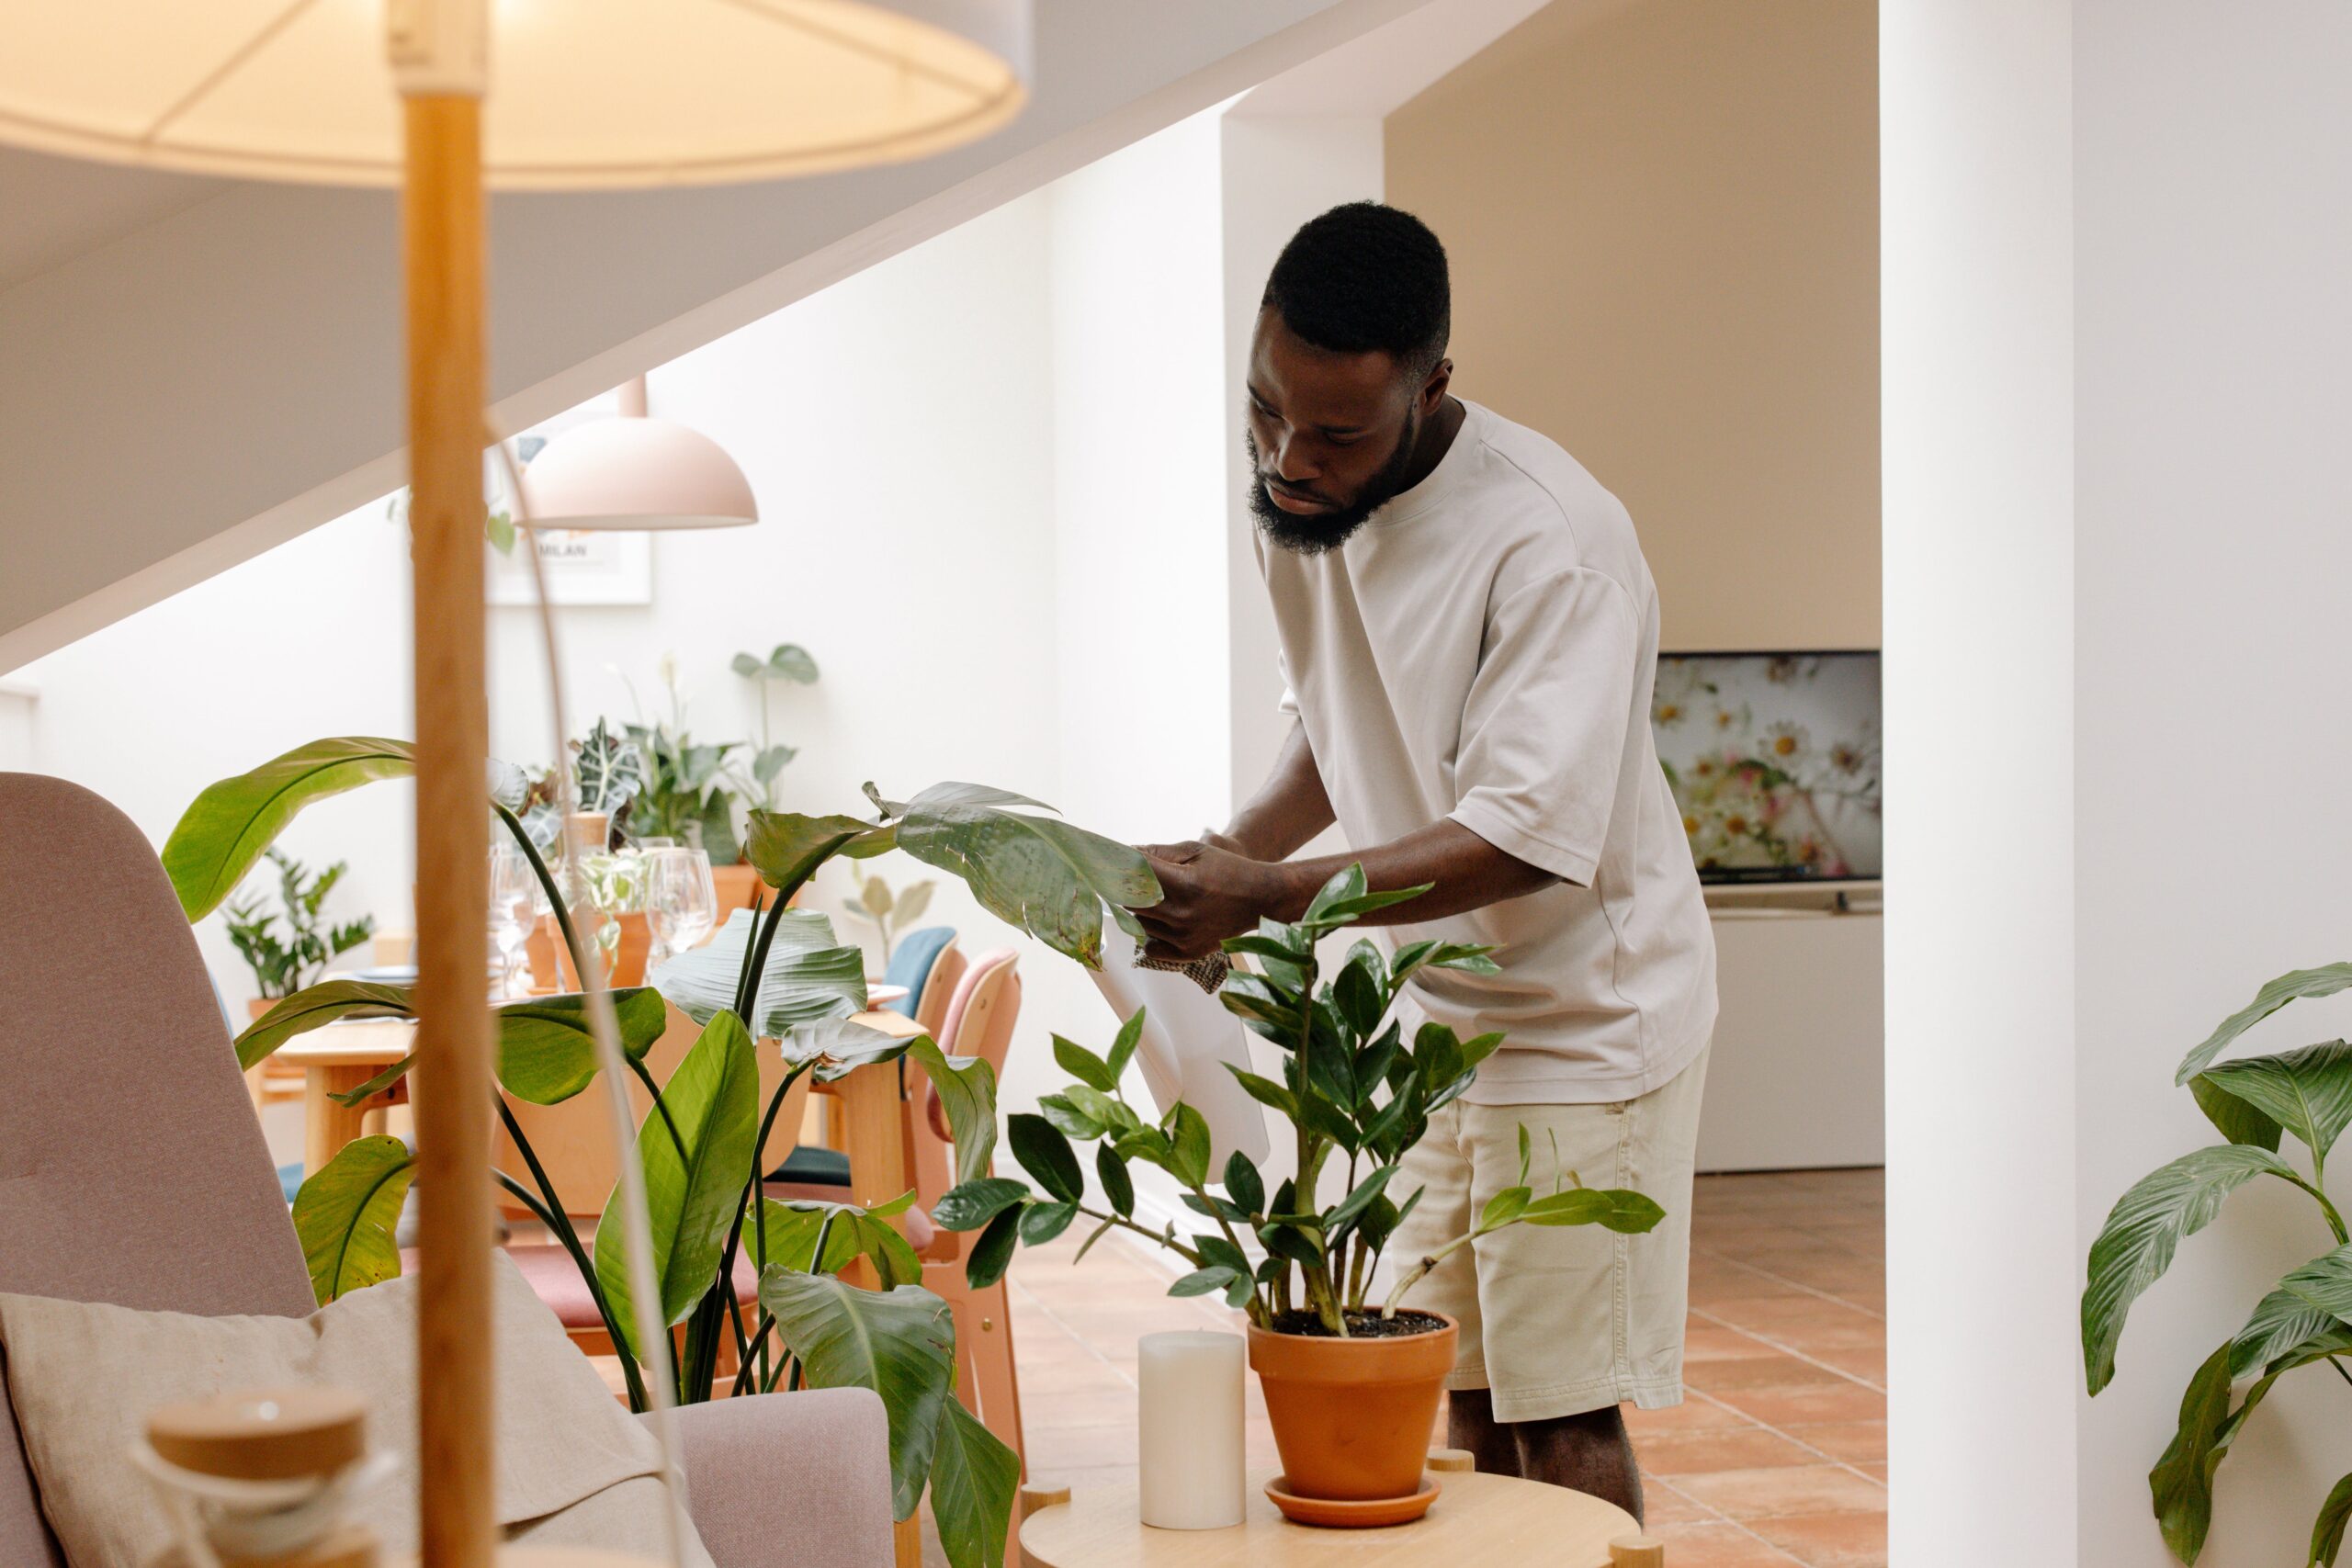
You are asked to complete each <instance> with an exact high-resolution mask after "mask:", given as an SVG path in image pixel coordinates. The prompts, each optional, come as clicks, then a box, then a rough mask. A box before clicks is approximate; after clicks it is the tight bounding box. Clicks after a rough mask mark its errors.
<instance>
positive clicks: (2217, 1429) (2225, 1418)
mask: <svg viewBox="0 0 2352 1568" xmlns="http://www.w3.org/2000/svg"><path fill="white" fill-rule="evenodd" d="M2233 1436H2235V1428H2234V1427H2232V1426H2231V1425H2230V1348H2229V1347H2228V1346H2227V1345H2224V1346H2222V1348H2220V1349H2218V1350H2216V1351H2214V1352H2213V1353H2212V1354H2211V1355H2210V1356H2208V1357H2206V1358H2205V1359H2204V1361H2203V1362H2202V1363H2201V1364H2200V1365H2199V1367H2198V1369H2197V1371H2195V1372H2194V1373H2192V1374H2191V1375H2190V1377H2189V1380H2188V1388H2187V1389H2185V1390H2183V1391H2182V1393H2181V1396H2180V1416H2179V1419H2178V1421H2177V1424H2176V1427H2175V1429H2174V1432H2173V1438H2172V1441H2171V1442H2170V1443H2169V1444H2168V1445H2166V1447H2165V1451H2164V1455H2163V1457H2162V1458H2160V1459H2158V1460H2157V1461H2156V1464H2155V1468H2154V1470H2151V1471H2150V1472H2148V1490H2149V1493H2150V1495H2152V1497H2153V1499H2154V1506H2155V1514H2156V1527H2157V1528H2158V1529H2161V1530H2162V1531H2163V1532H2164V1538H2165V1545H2166V1546H2169V1547H2170V1548H2172V1552H2173V1555H2174V1556H2176V1557H2177V1558H2179V1559H2180V1560H2181V1561H2182V1562H2196V1561H2197V1554H2198V1553H2199V1552H2200V1551H2204V1550H2205V1532H2206V1530H2207V1529H2209V1528H2211V1525H2212V1522H2213V1472H2214V1471H2216V1470H2218V1469H2220V1468H2221V1463H2222V1456H2223V1455H2225V1454H2226V1453H2228V1451H2229V1438H2231V1437H2233Z"/></svg>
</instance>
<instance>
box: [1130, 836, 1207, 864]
mask: <svg viewBox="0 0 2352 1568" xmlns="http://www.w3.org/2000/svg"><path fill="white" fill-rule="evenodd" d="M1205 847H1206V846H1205V845H1204V844H1203V843H1202V842H1201V841H1200V840H1198V839H1187V840H1184V841H1183V842H1182V843H1178V844H1137V845H1136V848H1137V849H1139V850H1141V851H1142V852H1144V853H1145V854H1147V855H1148V856H1150V857H1151V858H1152V859H1153V860H1156V861H1165V862H1167V863H1169V864H1170V865H1190V864H1192V863H1193V861H1195V860H1197V859H1198V858H1199V857H1200V853H1201V851H1202V850H1203V849H1204V848H1205Z"/></svg>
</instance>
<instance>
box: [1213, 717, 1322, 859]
mask: <svg viewBox="0 0 2352 1568" xmlns="http://www.w3.org/2000/svg"><path fill="white" fill-rule="evenodd" d="M1333 820H1334V814H1333V812H1332V810H1331V797H1330V796H1329V795H1327V794H1325V793H1324V790H1323V774H1322V773H1321V772H1320V771H1319V770H1318V769H1317V767H1316V766H1315V748H1314V747H1313V746H1311V745H1309V744H1308V743H1307V739H1306V726H1305V725H1304V724H1301V723H1299V722H1298V721H1297V720H1295V719H1294V720H1292V721H1291V727H1290V737H1289V739H1285V740H1284V741H1283V749H1282V751H1281V753H1280V754H1279V755H1278V756H1276V757H1275V759H1274V765H1273V768H1272V771H1271V772H1270V773H1267V774H1266V782H1265V783H1264V784H1261V785H1259V786H1258V793H1257V794H1256V795H1252V796H1251V797H1250V804H1248V805H1247V806H1244V807H1242V808H1241V809H1240V810H1239V811H1238V812H1237V813H1236V814H1235V815H1234V818H1233V821H1232V824H1231V825H1230V826H1229V827H1227V829H1226V830H1225V831H1224V832H1222V833H1210V834H1205V835H1204V841H1206V842H1208V843H1211V844H1215V845H1216V847H1217V848H1219V849H1222V850H1231V851H1233V852H1235V853H1236V854H1240V855H1246V856H1248V857H1249V858H1250V859H1251V860H1262V861H1281V860H1288V859H1289V858H1290V857H1291V856H1293V855H1295V854H1296V853H1297V852H1299V851H1300V850H1301V849H1304V848H1305V847H1306V841H1307V840H1310V839H1312V838H1314V837H1315V835H1316V834H1317V833H1319V832H1321V831H1322V830H1323V829H1326V828H1329V826H1330V825H1331V823H1332V821H1333Z"/></svg>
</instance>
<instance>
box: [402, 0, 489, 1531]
mask: <svg viewBox="0 0 2352 1568" xmlns="http://www.w3.org/2000/svg"><path fill="white" fill-rule="evenodd" d="M393 9H394V11H395V13H396V14H397V13H398V12H399V11H401V9H402V7H401V6H398V5H395V6H394V7H393ZM411 14H412V15H413V17H415V22H416V25H415V28H414V30H413V31H404V30H403V29H402V28H400V27H399V26H398V25H396V26H395V28H394V29H393V33H392V40H391V41H392V54H393V62H394V67H395V72H396V73H397V74H398V76H399V78H400V82H401V108H402V114H403V117H404V132H405V150H404V151H405V164H406V168H405V178H404V181H403V184H402V186H401V245H402V253H403V255H402V260H403V272H404V274H405V279H406V288H407V294H408V428H409V483H410V493H411V503H410V509H409V528H410V551H411V559H412V566H413V573H414V609H413V615H414V634H415V642H416V649H415V682H416V685H415V702H416V715H415V723H416V931H417V942H416V960H417V975H416V1010H417V1041H416V1048H417V1065H416V1072H417V1076H418V1077H419V1079H420V1080H421V1081H422V1082H423V1083H424V1085H426V1086H427V1088H426V1089H425V1092H424V1093H423V1094H421V1095H418V1096H417V1097H416V1109H417V1116H416V1121H417V1128H416V1134H417V1183H416V1186H417V1192H418V1198H417V1203H418V1211H419V1212H418V1221H419V1242H420V1250H421V1253H422V1258H421V1261H420V1264H419V1268H418V1281H417V1296H418V1309H417V1426H418V1433H417V1435H418V1439H419V1441H418V1453H419V1463H418V1474H417V1477H416V1482H417V1486H418V1488H419V1492H420V1504H421V1513H420V1517H421V1521H422V1532H421V1538H420V1543H421V1546H422V1548H423V1563H424V1568H489V1565H490V1563H491V1562H492V1557H493V1554H494V1553H495V1551H496V1550H497V1543H498V1527H497V1523H496V1518H495V1514H494V1509H493V1506H492V1500H493V1495H494V1482H495V1478H496V1471H497V1456H496V1454H495V1452H494V1451H493V1450H492V1440H491V1433H492V1387H493V1380H492V1333H491V1280H492V1275H491V1250H492V1246H493V1245H494V1238H493V1235H492V1219H491V1203H490V1180H491V1176H490V1139H491V1128H490V1109H491V1107H490V1096H491V1094H492V1085H491V1071H490V1053H491V1019H490V1008H489V1001H488V996H487V992H486V991H485V989H484V981H483V973H484V961H483V951H484V950H483V945H482V944H483V941H484V938H483V935H482V933H483V932H484V931H486V930H488V929H489V918H490V883H489V870H488V857H489V852H490V808H489V806H488V804H487V801H486V791H487V789H488V778H489V735H490V717H489V698H488V693H487V685H486V681H485V677H484V668H483V653H482V644H483V626H482V621H483V609H482V605H483V594H482V526H483V502H482V486H481V474H482V467H481V461H482V460H481V454H482V445H483V437H484V430H483V422H482V410H483V408H484V406H485V403H484V397H483V394H484V390H485V384H484V377H483V373H482V355H483V348H484V344H485V336H486V334H485V332H484V307H483V288H482V269H483V242H482V177H481V93H482V89H483V85H484V81H485V78H486V74H487V73H486V70H485V65H486V53H487V17H486V15H485V12H484V10H483V8H482V6H481V0H470V3H469V0H458V3H457V4H454V5H450V4H441V5H437V6H436V5H435V4H434V0H425V3H424V5H422V6H414V7H413V8H412V9H411Z"/></svg>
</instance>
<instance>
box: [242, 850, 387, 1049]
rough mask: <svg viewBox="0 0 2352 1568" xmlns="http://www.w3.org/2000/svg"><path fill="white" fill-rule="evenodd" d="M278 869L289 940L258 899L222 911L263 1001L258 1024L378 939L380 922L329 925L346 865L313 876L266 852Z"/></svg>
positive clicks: (367, 919)
mask: <svg viewBox="0 0 2352 1568" xmlns="http://www.w3.org/2000/svg"><path fill="white" fill-rule="evenodd" d="M268 855H269V863H270V864H272V865H274V866H276V867H277V897H278V902H279V904H280V905H281V906H283V911H284V912H283V917H282V918H283V919H284V920H285V922H286V935H285V938H284V939H283V940H280V939H279V937H278V934H277V924H278V921H279V919H280V918H281V917H280V916H279V915H276V914H272V913H271V912H270V911H269V910H268V909H267V908H266V907H265V906H264V905H263V903H262V900H261V897H260V896H259V895H258V894H247V895H246V896H244V897H241V898H237V899H235V900H232V902H231V903H230V904H229V906H228V907H227V908H225V909H224V910H222V911H221V913H222V916H223V918H224V919H225V920H226V922H227V924H228V927H229V941H230V942H231V944H232V945H233V946H234V947H235V948H236V950H237V953H238V955H239V956H240V957H242V958H243V959H244V961H245V966H246V967H247V968H249V969H251V970H252V971H253V972H254V985H255V986H256V987H257V988H258V989H259V990H260V993H261V994H260V995H259V996H258V997H255V998H253V1000H252V1001H251V1002H250V1003H249V1004H248V1006H249V1008H250V1009H251V1010H252V1013H253V1016H254V1017H255V1018H259V1017H260V1016H261V1015H262V1014H264V1013H266V1012H267V1011H268V1010H270V1008H271V1007H273V1006H274V1005H276V1004H277V1002H279V1001H282V1000H283V999H285V998H288V997H290V996H292V995H293V994H294V993H295V992H297V991H299V990H300V989H302V988H303V987H305V986H309V985H311V984H313V983H314V982H315V981H316V980H317V979H318V977H319V974H320V972H321V971H322V970H323V969H324V968H326V966H327V964H328V963H329V962H331V961H332V960H333V959H334V958H335V957H337V956H338V955H340V954H342V953H348V952H349V951H351V949H353V948H355V947H357V946H358V945H359V944H360V943H361V942H366V941H367V940H368V938H369V937H371V936H373V935H375V934H376V918H375V917H374V916H373V915H362V916H360V917H359V919H356V920H350V921H346V922H345V923H344V924H342V925H339V926H338V925H330V924H328V923H327V921H326V918H325V913H324V911H325V908H326V902H327V896H328V895H329V894H331V893H333V892H334V887H335V884H336V883H338V882H341V881H342V880H343V874H344V873H345V871H346V870H348V869H349V866H348V864H347V863H345V862H343V861H337V862H335V863H334V864H333V865H331V866H329V867H327V868H326V869H325V870H324V871H322V872H320V873H319V874H317V875H316V876H312V875H311V872H310V868H309V867H308V866H306V865H304V864H303V863H301V862H300V861H298V860H295V859H294V858H293V857H291V856H290V855H288V854H286V853H284V852H282V851H279V850H277V849H271V850H270V851H268Z"/></svg>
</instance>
